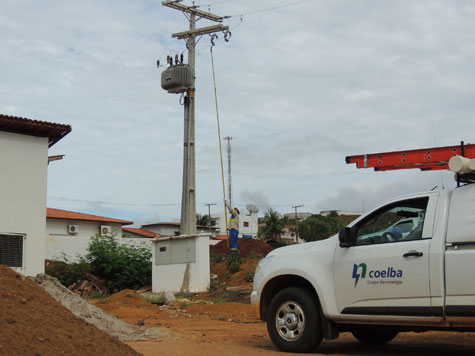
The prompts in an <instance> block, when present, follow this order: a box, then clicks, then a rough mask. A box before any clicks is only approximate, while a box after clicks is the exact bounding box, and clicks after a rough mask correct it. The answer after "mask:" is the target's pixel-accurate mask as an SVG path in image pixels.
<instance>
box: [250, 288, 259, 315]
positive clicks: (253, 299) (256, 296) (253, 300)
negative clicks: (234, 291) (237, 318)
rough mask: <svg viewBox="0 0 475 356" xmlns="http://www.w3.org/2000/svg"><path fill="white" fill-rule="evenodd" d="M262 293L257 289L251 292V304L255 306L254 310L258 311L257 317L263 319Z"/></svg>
mask: <svg viewBox="0 0 475 356" xmlns="http://www.w3.org/2000/svg"><path fill="white" fill-rule="evenodd" d="M260 301H261V295H260V294H258V293H257V292H256V291H253V292H252V293H251V304H252V305H253V306H254V312H255V313H256V317H257V319H259V320H260V319H261V308H260Z"/></svg>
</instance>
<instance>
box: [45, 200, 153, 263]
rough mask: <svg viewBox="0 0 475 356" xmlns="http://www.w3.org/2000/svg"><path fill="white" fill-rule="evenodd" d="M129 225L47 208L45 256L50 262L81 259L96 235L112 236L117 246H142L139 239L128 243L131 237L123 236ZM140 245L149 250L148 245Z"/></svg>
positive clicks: (100, 217)
mask: <svg viewBox="0 0 475 356" xmlns="http://www.w3.org/2000/svg"><path fill="white" fill-rule="evenodd" d="M131 224H133V222H132V221H127V220H121V219H114V218H109V217H105V216H98V215H92V214H84V213H79V212H74V211H68V210H61V209H53V208H48V209H47V212H46V249H45V251H46V253H45V257H46V259H49V260H61V259H62V257H63V256H65V257H66V258H67V259H69V260H75V259H76V258H77V256H78V255H79V256H84V255H86V254H87V247H88V245H89V241H90V239H91V237H92V236H95V235H96V234H100V235H105V236H114V237H115V238H117V239H118V240H119V242H120V243H131V244H134V245H141V242H142V239H137V238H135V239H132V241H129V240H131V239H130V238H127V237H124V236H123V230H122V227H123V226H124V225H131ZM143 237H144V238H145V236H143ZM147 239H150V237H147ZM143 245H144V247H146V246H149V247H150V246H151V243H148V244H147V243H144V244H143Z"/></svg>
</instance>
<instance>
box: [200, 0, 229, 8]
mask: <svg viewBox="0 0 475 356" xmlns="http://www.w3.org/2000/svg"><path fill="white" fill-rule="evenodd" d="M231 1H233V0H223V1H219V2H215V3H212V4H206V5H198V6H197V7H209V6H214V5H219V4H224V3H225V2H231Z"/></svg>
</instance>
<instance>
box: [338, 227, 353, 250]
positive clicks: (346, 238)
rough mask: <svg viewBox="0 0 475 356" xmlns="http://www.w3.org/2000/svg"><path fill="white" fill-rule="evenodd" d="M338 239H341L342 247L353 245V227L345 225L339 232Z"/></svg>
mask: <svg viewBox="0 0 475 356" xmlns="http://www.w3.org/2000/svg"><path fill="white" fill-rule="evenodd" d="M338 240H340V247H350V246H351V228H349V227H344V228H343V229H341V230H340V231H339V232H338Z"/></svg>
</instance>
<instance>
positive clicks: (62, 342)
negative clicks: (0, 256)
mask: <svg viewBox="0 0 475 356" xmlns="http://www.w3.org/2000/svg"><path fill="white" fill-rule="evenodd" d="M0 305H1V308H0V330H1V332H0V355H9V356H14V355H18V356H20V355H21V356H30V355H31V356H59V355H72V356H75V355H77V356H84V355H101V356H117V355H124V356H140V354H139V353H137V352H136V351H134V350H133V349H132V348H130V347H129V346H127V345H125V344H123V343H121V342H120V341H119V340H117V339H116V338H114V337H112V336H110V335H108V334H106V333H104V332H102V331H101V330H99V329H98V328H96V327H95V326H93V325H91V324H88V323H86V322H85V321H84V320H81V319H80V318H78V317H76V316H74V315H73V314H72V313H71V312H70V311H69V310H68V309H66V308H65V307H63V306H62V305H61V304H60V303H58V302H57V301H56V300H54V299H53V298H52V297H51V296H50V295H49V294H48V293H47V292H46V291H45V290H43V288H41V287H40V286H38V285H37V284H36V283H35V282H33V281H32V280H30V279H28V278H25V277H24V276H22V275H20V274H18V273H16V272H14V271H13V270H11V269H10V268H8V267H5V266H0Z"/></svg>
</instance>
